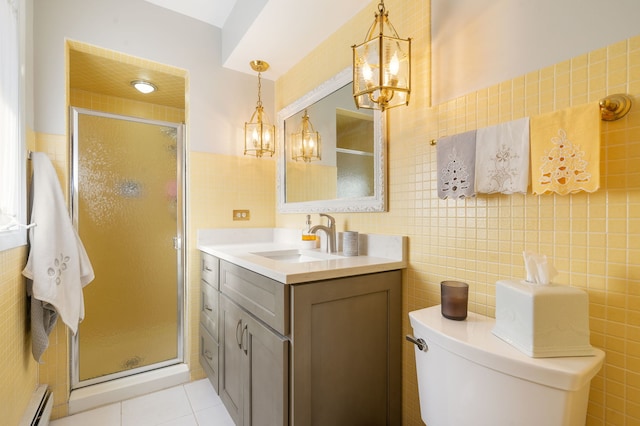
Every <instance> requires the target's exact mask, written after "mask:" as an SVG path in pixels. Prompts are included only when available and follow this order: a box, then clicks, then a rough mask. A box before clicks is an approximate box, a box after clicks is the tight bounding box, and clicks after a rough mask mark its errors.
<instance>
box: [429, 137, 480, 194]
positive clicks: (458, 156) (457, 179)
mask: <svg viewBox="0 0 640 426" xmlns="http://www.w3.org/2000/svg"><path fill="white" fill-rule="evenodd" d="M437 160H438V197H440V198H442V199H443V200H444V199H446V198H465V197H473V196H475V195H476V193H475V185H474V180H475V164H476V131H475V130H472V131H470V132H465V133H461V134H458V135H455V136H447V137H444V138H442V139H440V140H439V141H438V146H437Z"/></svg>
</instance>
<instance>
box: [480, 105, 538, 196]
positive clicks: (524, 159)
mask: <svg viewBox="0 0 640 426" xmlns="http://www.w3.org/2000/svg"><path fill="white" fill-rule="evenodd" d="M527 186H529V118H528V117H525V118H521V119H519V120H515V121H510V122H508V123H502V124H498V125H497V126H491V127H486V128H483V129H478V133H477V136H476V191H477V192H482V193H486V194H492V193H496V192H500V193H503V194H513V193H517V192H521V193H526V192H527Z"/></svg>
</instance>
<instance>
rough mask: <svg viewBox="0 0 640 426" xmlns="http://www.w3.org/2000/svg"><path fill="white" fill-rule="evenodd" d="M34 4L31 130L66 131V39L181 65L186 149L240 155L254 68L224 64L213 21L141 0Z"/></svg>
mask: <svg viewBox="0 0 640 426" xmlns="http://www.w3.org/2000/svg"><path fill="white" fill-rule="evenodd" d="M34 8H35V11H34V27H35V28H34V48H35V58H34V61H35V73H34V79H35V82H34V84H35V130H36V131H37V132H41V133H50V134H66V129H65V126H66V113H67V112H66V98H65V96H66V95H65V93H66V92H65V84H66V80H65V50H64V49H65V39H67V38H68V39H72V40H76V41H80V42H83V43H88V44H93V45H96V46H99V47H102V48H106V49H111V50H115V51H118V52H122V53H125V54H128V55H134V56H138V57H141V58H144V59H148V60H151V61H155V62H160V63H162V64H166V65H171V66H174V67H178V68H182V69H185V70H187V71H188V73H189V86H190V87H189V94H188V98H187V102H188V104H189V116H188V117H187V124H188V127H187V132H188V135H187V136H188V144H189V145H188V146H189V149H190V150H191V151H204V152H213V153H219V154H227V155H242V141H243V126H244V122H245V121H247V120H249V118H250V117H251V114H252V113H253V110H254V109H255V105H256V101H257V90H258V89H257V84H258V83H257V75H256V74H255V73H254V72H253V71H252V70H251V68H250V67H249V64H247V74H244V73H239V72H236V71H230V70H227V69H224V68H222V66H221V58H220V46H221V40H220V39H221V33H220V29H219V28H217V27H214V26H211V25H207V24H205V23H203V22H200V21H198V20H195V19H192V18H188V17H186V16H183V15H180V14H177V13H174V12H171V11H168V10H165V9H163V8H160V7H158V6H155V5H153V4H151V3H148V2H145V1H142V0H108V1H105V0H34ZM260 53H264V54H265V55H267V54H268V52H257V54H260ZM264 59H265V60H267V61H268V60H269V58H268V57H267V56H265V57H264ZM262 83H263V84H262V99H263V104H264V106H265V110H266V111H267V114H268V115H269V117H270V118H271V119H272V120H273V119H274V111H273V108H274V100H273V99H274V95H273V93H274V85H273V82H271V81H268V80H264V79H263V81H262Z"/></svg>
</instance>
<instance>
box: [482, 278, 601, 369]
mask: <svg viewBox="0 0 640 426" xmlns="http://www.w3.org/2000/svg"><path fill="white" fill-rule="evenodd" d="M493 334H495V335H496V336H498V337H499V338H501V339H502V340H504V341H506V342H507V343H509V344H511V345H513V346H514V347H515V348H517V349H519V350H520V351H522V352H524V353H525V354H527V355H528V356H530V357H534V358H546V357H563V356H589V355H593V354H594V352H593V348H592V347H591V344H590V343H589V297H588V295H587V293H586V292H585V291H583V290H580V289H578V288H574V287H568V286H562V285H554V284H548V285H540V284H530V283H527V282H526V281H523V280H501V281H498V282H497V283H496V325H495V327H494V328H493Z"/></svg>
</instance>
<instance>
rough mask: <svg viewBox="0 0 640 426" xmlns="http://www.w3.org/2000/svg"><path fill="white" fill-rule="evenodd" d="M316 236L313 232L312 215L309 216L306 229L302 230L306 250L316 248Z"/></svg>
mask: <svg viewBox="0 0 640 426" xmlns="http://www.w3.org/2000/svg"><path fill="white" fill-rule="evenodd" d="M316 239H317V237H316V234H314V233H313V232H311V215H310V214H308V215H307V221H306V223H305V227H304V228H303V229H302V243H303V246H304V248H316Z"/></svg>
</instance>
